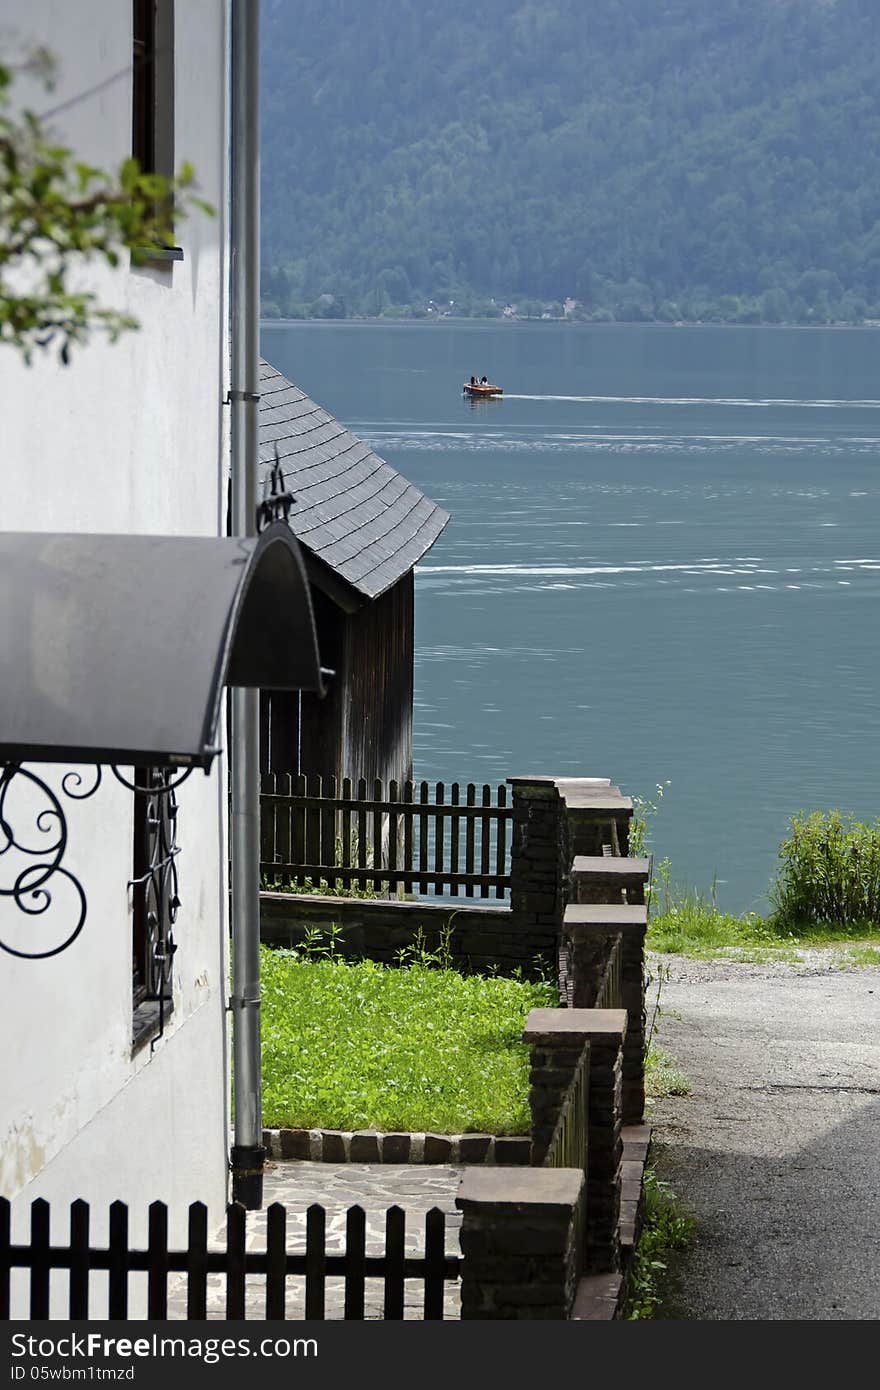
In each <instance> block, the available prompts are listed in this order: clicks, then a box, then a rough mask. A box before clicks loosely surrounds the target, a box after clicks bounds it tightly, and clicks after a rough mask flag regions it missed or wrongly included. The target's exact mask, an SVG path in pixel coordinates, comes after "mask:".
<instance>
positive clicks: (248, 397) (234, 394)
mask: <svg viewBox="0 0 880 1390" xmlns="http://www.w3.org/2000/svg"><path fill="white" fill-rule="evenodd" d="M259 400H260V394H259V392H258V391H233V390H232V389H230V390H229V391H227V392H226V400H225V401H224V402H223V404H224V405H232V403H233V401H257V402H258V401H259Z"/></svg>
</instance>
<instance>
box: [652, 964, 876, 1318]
mask: <svg viewBox="0 0 880 1390" xmlns="http://www.w3.org/2000/svg"><path fill="white" fill-rule="evenodd" d="M664 959H665V961H666V962H667V963H668V964H669V965H670V966H671V972H672V973H671V978H670V979H669V980H668V981H667V982H665V983H664V985H663V993H662V1003H663V1007H664V1008H665V1009H666V1010H670V1011H671V1012H667V1013H665V1014H664V1015H662V1016H661V1018H660V1023H659V1037H658V1041H659V1043H660V1044H661V1046H663V1047H664V1048H666V1050H667V1051H669V1052H670V1053H672V1054H673V1056H674V1057H675V1058H676V1060H677V1062H678V1063H679V1065H680V1067H681V1069H682V1070H683V1071H684V1072H685V1074H686V1075H687V1077H688V1078H689V1080H690V1083H691V1087H692V1090H691V1094H690V1095H688V1096H683V1097H669V1098H668V1099H666V1100H664V1101H661V1102H656V1103H655V1105H654V1108H653V1110H652V1112H651V1116H650V1118H651V1120H652V1123H653V1124H654V1146H653V1149H652V1153H653V1157H654V1161H655V1164H656V1166H657V1168H658V1170H659V1174H660V1176H661V1177H662V1178H665V1179H667V1180H668V1181H669V1182H670V1183H671V1184H672V1186H673V1188H674V1190H675V1191H676V1192H677V1193H678V1195H679V1196H680V1197H681V1198H682V1199H683V1200H684V1201H685V1203H686V1205H687V1206H688V1207H689V1208H690V1210H691V1211H692V1212H693V1214H694V1215H695V1217H696V1220H697V1227H696V1234H695V1237H694V1240H693V1242H692V1244H691V1245H690V1247H689V1249H688V1250H687V1251H686V1252H685V1254H684V1255H683V1257H682V1258H680V1259H679V1260H678V1261H677V1291H676V1297H675V1300H674V1302H673V1304H672V1305H671V1307H670V1309H669V1312H668V1314H667V1316H678V1317H682V1318H690V1319H701V1320H702V1319H719V1320H727V1319H737V1320H741V1319H748V1320H766V1319H797V1320H806V1319H811V1320H813V1319H816V1320H832V1319H877V1318H880V1180H878V1171H880V1165H878V1148H880V1143H878V1136H880V970H877V969H873V968H871V969H859V970H841V969H839V968H835V966H834V962H833V960H832V959H831V958H830V957H829V956H828V955H827V954H826V955H824V956H823V955H822V953H818V952H811V953H809V959H808V960H806V961H804V962H801V963H800V964H798V965H788V964H773V965H746V964H739V963H737V964H734V963H731V962H701V961H686V960H683V959H681V958H676V957H665V958H664Z"/></svg>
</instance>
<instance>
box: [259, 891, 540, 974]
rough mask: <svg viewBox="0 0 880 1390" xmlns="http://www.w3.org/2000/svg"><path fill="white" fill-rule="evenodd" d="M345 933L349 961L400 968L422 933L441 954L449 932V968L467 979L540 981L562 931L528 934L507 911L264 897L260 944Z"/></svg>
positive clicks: (343, 948) (536, 929) (343, 949)
mask: <svg viewBox="0 0 880 1390" xmlns="http://www.w3.org/2000/svg"><path fill="white" fill-rule="evenodd" d="M334 924H336V925H339V926H341V927H342V934H341V936H340V937H339V938H338V939H337V948H338V949H339V951H340V954H342V955H344V956H353V957H358V958H366V959H367V960H375V961H380V962H381V963H382V964H386V965H393V964H396V962H397V958H398V952H399V951H401V950H404V949H405V948H406V947H408V946H412V945H413V943H414V942H415V940H416V936H417V934H418V932H419V931H422V932H423V934H424V938H425V945H426V947H427V949H428V950H431V951H433V950H436V949H437V947H438V946H439V945H440V943H441V937H442V934H443V933H444V932H445V931H446V930H447V928H450V927H451V936H450V941H449V949H450V956H451V964H452V965H453V967H454V968H455V969H456V970H460V971H462V972H463V973H464V974H475V973H479V974H492V973H495V974H498V975H505V976H509V975H512V974H514V972H517V971H518V972H521V973H522V975H523V976H524V977H525V978H526V979H535V978H539V976H540V973H541V968H542V966H541V964H540V963H541V962H543V963H544V965H545V966H546V962H547V960H548V958H549V960H550V961H552V959H553V951H554V950H555V946H556V940H557V932H558V928H556V927H555V926H554V927H553V928H551V929H549V930H548V929H547V928H546V927H545V926H543V925H539V924H532V925H531V929H530V928H529V926H526V927H524V926H523V924H522V923H521V922H520V921H519V920H518V919H517V918H516V917H515V915H514V914H513V913H512V912H511V909H510V908H509V907H508V906H507V904H506V903H505V904H502V903H499V904H498V905H497V906H496V905H495V904H494V903H491V904H490V903H485V904H483V903H470V902H464V903H437V902H426V901H424V900H419V901H418V902H412V901H408V900H400V899H396V898H336V897H329V896H324V895H321V894H307V893H302V894H299V893H296V894H295V893H261V894H260V939H261V940H262V941H264V942H265V943H266V944H267V945H269V946H299V945H301V944H302V942H303V940H304V939H305V934H306V930H307V928H309V927H317V928H318V929H319V930H324V931H326V930H328V929H329V927H331V926H332V925H334Z"/></svg>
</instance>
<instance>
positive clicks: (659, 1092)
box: [645, 1043, 691, 1100]
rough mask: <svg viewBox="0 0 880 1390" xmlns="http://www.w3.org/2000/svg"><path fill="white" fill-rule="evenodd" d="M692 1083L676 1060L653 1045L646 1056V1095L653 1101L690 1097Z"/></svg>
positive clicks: (662, 1049)
mask: <svg viewBox="0 0 880 1390" xmlns="http://www.w3.org/2000/svg"><path fill="white" fill-rule="evenodd" d="M690 1093H691V1083H690V1081H689V1079H688V1077H687V1076H686V1075H685V1073H684V1072H683V1071H682V1070H681V1068H680V1067H679V1065H678V1063H677V1062H676V1060H675V1058H674V1057H673V1056H672V1054H671V1053H669V1052H667V1051H666V1050H665V1049H664V1048H662V1047H658V1046H657V1045H656V1043H652V1044H650V1045H649V1047H648V1051H647V1053H646V1056H645V1094H646V1096H649V1097H650V1098H651V1100H660V1099H662V1098H663V1097H665V1096H689V1095H690Z"/></svg>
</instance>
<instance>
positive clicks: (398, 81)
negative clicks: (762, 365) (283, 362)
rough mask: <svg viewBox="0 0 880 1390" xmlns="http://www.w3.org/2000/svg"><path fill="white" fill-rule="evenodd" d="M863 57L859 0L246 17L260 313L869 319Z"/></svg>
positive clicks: (360, 9)
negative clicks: (259, 130) (506, 310)
mask: <svg viewBox="0 0 880 1390" xmlns="http://www.w3.org/2000/svg"><path fill="white" fill-rule="evenodd" d="M878 40H880V0H444V2H443V3H442V4H441V3H436V0H264V5H263V50H264V51H263V78H262V81H263V113H264V114H263V165H262V167H263V265H264V272H263V294H264V310H265V312H267V313H268V314H278V313H281V314H304V313H307V312H310V313H319V314H325V315H330V316H344V315H349V314H376V313H382V312H386V313H389V312H394V311H395V309H394V306H398V307H399V306H408V307H407V309H406V312H408V313H417V314H421V313H424V312H425V311H426V306H427V305H428V302H429V301H434V302H435V303H436V304H437V305H443V306H444V307H446V308H448V304H449V301H450V300H453V301H454V302H455V312H456V313H460V312H464V313H468V312H471V313H488V314H494V313H500V312H501V310H502V308H503V307H504V306H505V305H506V304H509V303H512V304H515V305H516V306H517V308H518V310H519V311H520V312H527V313H534V312H537V313H540V312H541V311H542V309H547V308H549V306H551V305H552V306H555V308H556V309H558V311H559V312H561V308H559V306H560V305H561V301H563V300H564V299H565V298H566V297H571V298H574V299H576V300H577V301H578V302H579V307H578V310H577V312H579V313H582V314H585V315H587V316H589V317H593V318H609V317H614V318H620V319H624V320H643V319H653V318H661V319H667V320H670V319H671V320H674V319H723V320H733V321H745V322H752V321H759V320H764V321H770V322H779V321H782V320H793V321H796V322H827V321H829V320H846V321H858V320H860V319H862V318H865V317H869V318H880V42H878ZM493 300H494V303H493Z"/></svg>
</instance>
